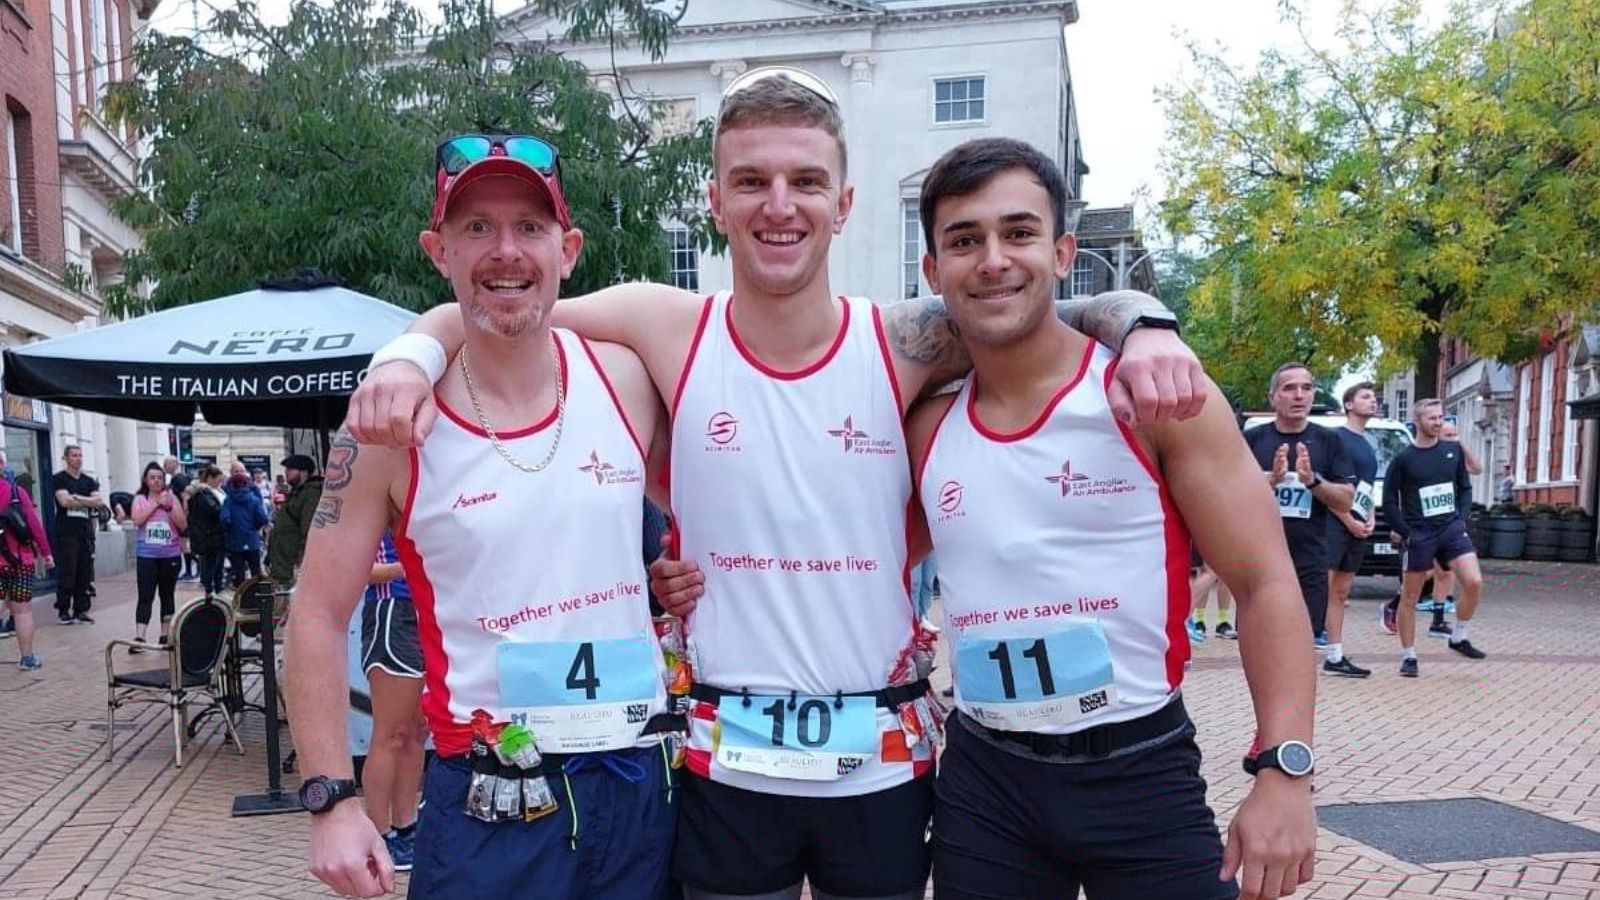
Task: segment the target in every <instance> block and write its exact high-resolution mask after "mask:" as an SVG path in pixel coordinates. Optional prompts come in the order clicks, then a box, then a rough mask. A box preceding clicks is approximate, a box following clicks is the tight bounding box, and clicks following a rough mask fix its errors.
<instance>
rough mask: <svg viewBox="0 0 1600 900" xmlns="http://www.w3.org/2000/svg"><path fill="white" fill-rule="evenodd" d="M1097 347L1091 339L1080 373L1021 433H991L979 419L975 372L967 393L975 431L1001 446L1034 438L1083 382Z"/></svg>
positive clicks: (1075, 374)
mask: <svg viewBox="0 0 1600 900" xmlns="http://www.w3.org/2000/svg"><path fill="white" fill-rule="evenodd" d="M1095 347H1096V344H1095V340H1094V338H1090V339H1089V343H1088V345H1087V346H1085V347H1084V348H1083V359H1081V360H1079V362H1078V371H1077V372H1074V373H1073V375H1072V377H1071V378H1069V379H1067V383H1066V384H1064V385H1062V386H1061V389H1060V390H1058V391H1056V392H1055V395H1054V396H1052V397H1051V398H1050V402H1049V403H1046V404H1045V405H1044V410H1043V411H1042V412H1040V413H1039V417H1038V418H1036V419H1034V420H1033V423H1032V424H1031V425H1028V426H1027V427H1025V428H1023V429H1022V430H1021V431H1013V432H1009V433H1007V432H1003V431H991V430H990V429H989V428H988V427H987V426H985V425H984V424H983V422H982V420H980V419H979V418H978V374H977V373H976V372H974V373H973V374H972V389H971V390H969V391H967V418H968V419H969V420H971V422H972V427H973V429H974V430H975V431H977V432H978V433H979V434H981V435H983V436H984V437H986V438H988V439H989V440H991V441H995V442H996V443H1000V444H1011V443H1015V442H1017V441H1020V440H1022V439H1024V438H1028V437H1031V436H1033V433H1034V432H1036V431H1038V430H1039V429H1040V428H1043V427H1044V423H1045V422H1048V421H1049V420H1050V415H1051V413H1054V412H1055V411H1056V407H1057V406H1058V405H1060V403H1061V401H1062V400H1065V399H1066V397H1067V395H1068V394H1070V393H1072V389H1073V388H1075V387H1077V386H1078V383H1079V382H1080V381H1082V380H1083V376H1084V374H1085V373H1087V372H1088V371H1089V361H1090V360H1092V359H1094V351H1095Z"/></svg>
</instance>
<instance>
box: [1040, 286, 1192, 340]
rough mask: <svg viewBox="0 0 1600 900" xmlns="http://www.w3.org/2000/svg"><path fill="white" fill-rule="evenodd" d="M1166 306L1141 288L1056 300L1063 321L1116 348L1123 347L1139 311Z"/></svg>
mask: <svg viewBox="0 0 1600 900" xmlns="http://www.w3.org/2000/svg"><path fill="white" fill-rule="evenodd" d="M1166 308H1167V307H1166V304H1164V303H1162V302H1161V301H1160V300H1157V299H1156V298H1154V297H1152V296H1150V295H1149V294H1146V293H1142V292H1140V291H1107V292H1106V293H1104V294H1100V295H1098V296H1096V297H1094V298H1093V299H1090V300H1058V301H1056V315H1058V316H1060V317H1061V321H1063V322H1065V323H1067V324H1068V325H1071V326H1072V327H1073V328H1076V329H1078V330H1079V331H1081V332H1083V333H1084V334H1087V335H1088V336H1090V337H1092V338H1094V339H1095V340H1097V341H1099V342H1100V343H1102V344H1105V345H1106V346H1107V347H1110V348H1111V349H1112V350H1113V351H1121V350H1122V338H1123V336H1125V335H1126V334H1127V333H1128V326H1130V325H1132V324H1133V320H1134V319H1136V318H1138V317H1139V315H1140V314H1142V313H1145V312H1150V311H1156V312H1162V311H1165V310H1166Z"/></svg>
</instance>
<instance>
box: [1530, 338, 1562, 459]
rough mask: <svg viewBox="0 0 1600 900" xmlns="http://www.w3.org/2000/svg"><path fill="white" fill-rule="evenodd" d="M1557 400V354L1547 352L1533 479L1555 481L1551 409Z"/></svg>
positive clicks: (1541, 379)
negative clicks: (1537, 454) (1552, 465)
mask: <svg viewBox="0 0 1600 900" xmlns="http://www.w3.org/2000/svg"><path fill="white" fill-rule="evenodd" d="M1555 400H1556V355H1555V354H1554V353H1546V354H1545V355H1544V362H1543V363H1542V364H1541V366H1540V369H1539V449H1538V453H1539V458H1538V459H1537V460H1535V463H1536V465H1537V469H1535V471H1534V475H1533V480H1535V481H1541V482H1548V481H1554V480H1555V476H1556V473H1555V472H1554V471H1552V470H1551V468H1550V464H1551V463H1552V462H1554V461H1555V455H1556V454H1555V448H1554V447H1552V446H1550V432H1551V428H1552V425H1553V424H1554V423H1553V421H1552V419H1551V415H1552V414H1553V413H1554V412H1555V411H1554V410H1553V409H1551V407H1552V406H1554V405H1555Z"/></svg>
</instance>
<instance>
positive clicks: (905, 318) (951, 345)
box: [883, 297, 972, 385]
mask: <svg viewBox="0 0 1600 900" xmlns="http://www.w3.org/2000/svg"><path fill="white" fill-rule="evenodd" d="M883 331H884V336H885V337H886V338H887V339H888V341H889V346H890V347H891V348H893V350H894V351H895V352H896V353H898V354H899V355H900V356H903V357H905V358H906V359H908V360H910V361H912V362H916V363H921V364H923V365H925V366H928V367H929V368H930V369H932V370H933V376H934V377H932V378H930V379H929V384H930V385H931V384H936V383H938V382H940V381H947V380H949V379H951V378H958V377H960V376H961V375H963V374H965V373H966V371H967V370H968V369H970V368H972V359H971V358H970V357H968V356H967V351H966V348H964V347H962V346H961V333H960V331H959V330H957V328H956V323H955V321H954V320H952V319H951V318H950V314H949V313H948V312H946V311H945V308H944V299H943V298H942V297H926V298H924V299H921V300H908V301H906V302H904V303H895V304H891V305H889V306H886V307H884V310H883Z"/></svg>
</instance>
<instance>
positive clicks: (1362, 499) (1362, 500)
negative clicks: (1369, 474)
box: [1350, 481, 1373, 522]
mask: <svg viewBox="0 0 1600 900" xmlns="http://www.w3.org/2000/svg"><path fill="white" fill-rule="evenodd" d="M1372 505H1373V502H1372V483H1371V482H1368V481H1362V482H1358V483H1357V484H1356V498H1355V500H1353V501H1351V503H1350V512H1351V513H1353V514H1354V515H1355V517H1356V518H1357V519H1359V520H1361V521H1363V522H1371V521H1372Z"/></svg>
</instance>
